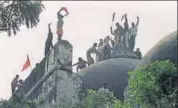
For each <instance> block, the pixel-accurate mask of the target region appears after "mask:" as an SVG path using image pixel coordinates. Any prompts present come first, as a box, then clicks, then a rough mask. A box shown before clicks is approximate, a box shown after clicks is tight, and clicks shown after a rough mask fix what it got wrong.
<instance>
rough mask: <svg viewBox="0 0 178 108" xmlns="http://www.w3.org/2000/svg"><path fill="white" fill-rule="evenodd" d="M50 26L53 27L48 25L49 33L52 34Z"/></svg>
mask: <svg viewBox="0 0 178 108" xmlns="http://www.w3.org/2000/svg"><path fill="white" fill-rule="evenodd" d="M50 25H51V23H49V24H48V30H49V33H52V32H51V27H50Z"/></svg>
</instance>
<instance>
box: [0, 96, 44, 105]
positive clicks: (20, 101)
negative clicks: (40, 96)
mask: <svg viewBox="0 0 178 108" xmlns="http://www.w3.org/2000/svg"><path fill="white" fill-rule="evenodd" d="M41 104H42V100H39V101H38V102H36V101H30V100H28V99H25V98H24V96H23V95H14V96H13V97H12V98H11V99H10V100H7V101H2V105H0V108H37V107H38V106H39V105H41Z"/></svg>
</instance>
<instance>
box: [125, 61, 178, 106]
mask: <svg viewBox="0 0 178 108" xmlns="http://www.w3.org/2000/svg"><path fill="white" fill-rule="evenodd" d="M129 75H130V78H129V85H128V87H129V88H128V89H129V90H128V91H127V93H128V94H129V97H127V99H128V100H125V103H127V104H128V105H129V106H130V108H133V105H134V103H136V104H140V105H141V106H142V107H143V108H177V105H178V103H177V102H178V71H177V68H176V66H175V65H174V64H173V63H171V62H170V61H156V62H153V63H150V64H149V65H147V66H144V67H142V68H140V69H137V70H135V71H133V72H129Z"/></svg>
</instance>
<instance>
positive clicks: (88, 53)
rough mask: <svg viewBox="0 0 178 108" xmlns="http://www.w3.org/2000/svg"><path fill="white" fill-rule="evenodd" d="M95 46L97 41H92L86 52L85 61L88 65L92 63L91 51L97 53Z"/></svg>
mask: <svg viewBox="0 0 178 108" xmlns="http://www.w3.org/2000/svg"><path fill="white" fill-rule="evenodd" d="M96 47H97V43H94V44H93V46H92V47H91V48H89V49H88V50H87V52H86V56H87V61H88V66H90V65H91V64H93V63H94V59H93V58H92V57H91V54H92V53H95V54H96V53H98V52H97V50H96Z"/></svg>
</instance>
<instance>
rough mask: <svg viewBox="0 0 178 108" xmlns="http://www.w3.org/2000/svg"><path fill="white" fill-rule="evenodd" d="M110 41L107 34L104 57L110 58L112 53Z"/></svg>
mask: <svg viewBox="0 0 178 108" xmlns="http://www.w3.org/2000/svg"><path fill="white" fill-rule="evenodd" d="M109 41H110V37H109V36H107V37H106V38H105V39H104V51H103V53H104V59H109V58H110V54H111V46H110V44H109Z"/></svg>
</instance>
